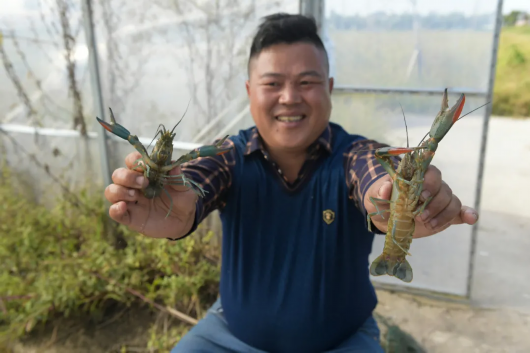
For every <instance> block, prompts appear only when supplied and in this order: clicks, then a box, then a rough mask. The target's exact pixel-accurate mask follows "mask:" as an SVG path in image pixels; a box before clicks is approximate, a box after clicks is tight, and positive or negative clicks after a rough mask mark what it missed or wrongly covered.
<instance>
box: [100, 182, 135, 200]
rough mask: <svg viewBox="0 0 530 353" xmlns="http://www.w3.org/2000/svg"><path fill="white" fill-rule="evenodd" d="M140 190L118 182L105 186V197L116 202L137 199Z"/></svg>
mask: <svg viewBox="0 0 530 353" xmlns="http://www.w3.org/2000/svg"><path fill="white" fill-rule="evenodd" d="M139 194H140V190H137V189H131V188H126V187H124V186H122V185H118V184H110V185H109V186H107V187H106V188H105V198H106V199H107V200H109V202H110V203H112V204H114V203H117V202H119V201H137V200H138V195H139Z"/></svg>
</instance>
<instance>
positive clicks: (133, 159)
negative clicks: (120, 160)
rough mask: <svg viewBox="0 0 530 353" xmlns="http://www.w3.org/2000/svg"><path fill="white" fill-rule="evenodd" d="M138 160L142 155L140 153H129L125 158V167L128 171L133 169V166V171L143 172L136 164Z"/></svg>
mask: <svg viewBox="0 0 530 353" xmlns="http://www.w3.org/2000/svg"><path fill="white" fill-rule="evenodd" d="M140 158H142V155H141V154H140V152H138V151H134V152H131V153H129V154H128V155H127V156H126V157H125V165H126V166H127V168H129V169H133V166H134V170H136V171H138V172H143V169H142V167H140V166H139V165H138V163H137V161H138V159H140Z"/></svg>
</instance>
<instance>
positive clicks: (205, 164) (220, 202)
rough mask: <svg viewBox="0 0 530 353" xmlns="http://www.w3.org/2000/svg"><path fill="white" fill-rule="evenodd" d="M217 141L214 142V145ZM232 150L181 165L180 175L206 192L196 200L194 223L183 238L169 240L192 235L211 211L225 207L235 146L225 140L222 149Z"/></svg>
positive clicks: (234, 159) (230, 181) (234, 160)
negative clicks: (228, 148)
mask: <svg viewBox="0 0 530 353" xmlns="http://www.w3.org/2000/svg"><path fill="white" fill-rule="evenodd" d="M217 141H219V140H216V141H215V142H214V143H216V142H217ZM229 146H231V147H232V149H231V150H230V151H228V152H227V153H224V154H222V155H219V156H213V157H199V158H197V159H194V160H192V161H190V162H187V163H184V164H182V165H181V170H182V173H184V174H185V175H186V176H187V177H188V178H190V179H192V180H193V181H194V182H196V183H197V184H198V185H200V186H201V187H202V188H203V189H204V190H205V191H206V192H205V195H204V197H199V198H198V199H197V203H196V206H195V207H196V208H195V221H194V223H193V226H192V227H191V229H190V231H189V232H188V233H187V234H186V235H184V236H183V237H180V238H177V239H171V238H168V239H169V240H180V239H184V238H185V237H187V236H188V235H190V234H191V233H193V232H194V231H195V230H196V229H197V227H198V226H199V224H200V223H201V222H202V221H203V220H204V218H206V216H208V215H209V214H210V213H211V212H212V211H214V210H216V209H221V208H223V207H224V206H225V200H226V193H227V191H228V189H229V188H230V185H231V184H232V174H231V173H232V167H233V166H234V165H235V162H236V158H235V156H236V155H235V153H236V151H235V146H234V143H233V142H232V141H230V138H228V139H226V140H225V142H224V143H223V144H222V147H229Z"/></svg>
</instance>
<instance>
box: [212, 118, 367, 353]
mask: <svg viewBox="0 0 530 353" xmlns="http://www.w3.org/2000/svg"><path fill="white" fill-rule="evenodd" d="M331 127H332V151H333V153H332V155H328V154H326V153H324V154H325V157H323V158H321V159H320V161H319V163H320V165H319V167H318V168H317V169H316V170H315V172H314V173H313V175H311V176H310V177H309V180H308V181H307V182H305V183H304V185H303V186H301V187H300V188H298V189H297V190H296V191H295V192H289V191H287V190H286V189H285V188H284V187H283V185H282V184H281V183H282V182H281V181H280V180H279V177H278V176H277V175H276V174H275V171H274V170H273V169H272V165H271V164H270V163H268V162H267V161H266V160H265V159H264V158H263V155H262V154H261V153H253V154H251V155H248V156H244V155H243V154H244V152H245V148H246V143H247V141H248V139H249V138H250V129H249V130H244V131H240V133H239V135H238V136H233V137H232V138H231V139H232V141H234V143H235V148H236V149H237V153H236V155H237V157H236V158H238V159H237V161H236V165H235V168H234V171H233V174H232V175H233V176H232V178H233V180H232V185H231V187H230V190H229V194H228V199H227V202H226V206H225V207H224V209H223V210H222V211H221V212H220V215H221V220H222V224H223V249H222V252H223V254H222V256H223V262H222V269H221V283H220V295H221V302H222V306H223V310H224V314H225V317H226V320H227V322H228V326H229V329H230V331H231V332H232V333H233V334H234V335H235V336H236V337H237V338H239V339H240V340H242V341H243V342H245V343H247V344H249V345H251V346H253V347H255V348H258V349H262V350H265V351H267V352H289V353H292V352H304V353H310V352H322V351H325V350H328V349H332V348H333V347H335V346H337V345H339V344H340V343H341V342H342V341H343V340H345V339H346V338H348V337H349V336H351V335H353V334H354V333H355V332H356V330H357V329H358V328H359V327H360V326H361V325H362V324H363V322H364V321H365V320H366V319H367V318H368V317H369V316H370V315H371V313H372V311H373V309H374V308H375V306H376V304H377V299H376V295H375V291H374V288H373V286H372V284H371V282H370V280H369V272H368V255H369V254H370V252H371V248H372V240H373V237H374V235H373V234H372V233H370V232H368V231H367V230H366V228H365V226H364V224H365V218H364V216H363V215H362V213H361V212H360V211H359V210H358V209H357V208H356V207H355V205H354V202H353V200H351V199H349V197H348V190H347V186H346V181H345V177H346V175H345V170H344V166H343V158H344V157H343V153H344V152H345V151H346V149H347V148H348V147H349V146H350V145H351V144H352V142H353V141H355V140H359V139H362V137H361V136H356V135H350V134H348V133H347V132H345V131H344V130H343V129H342V128H341V127H340V126H339V125H336V124H331ZM326 210H331V211H332V212H333V213H334V215H335V218H334V220H333V222H331V223H330V224H327V223H326V222H325V221H324V211H326Z"/></svg>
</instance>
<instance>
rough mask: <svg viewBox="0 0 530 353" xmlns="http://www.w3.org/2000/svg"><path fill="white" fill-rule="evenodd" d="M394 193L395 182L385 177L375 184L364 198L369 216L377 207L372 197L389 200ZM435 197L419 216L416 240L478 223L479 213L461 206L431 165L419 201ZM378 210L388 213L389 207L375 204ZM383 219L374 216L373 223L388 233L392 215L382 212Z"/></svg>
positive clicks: (426, 173)
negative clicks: (460, 225) (454, 227)
mask: <svg viewBox="0 0 530 353" xmlns="http://www.w3.org/2000/svg"><path fill="white" fill-rule="evenodd" d="M391 193H392V179H391V178H390V176H389V175H386V176H384V177H382V178H380V179H379V180H377V181H376V182H375V183H373V184H372V185H371V186H370V188H369V189H368V191H367V192H366V196H365V199H364V207H365V208H366V211H367V212H368V213H372V212H376V208H375V206H374V205H373V204H372V202H371V201H370V196H372V197H374V198H379V199H384V200H389V199H390V195H391ZM429 196H432V200H431V201H430V202H429V204H428V205H427V207H425V210H424V211H423V213H421V214H419V215H418V216H416V218H415V220H416V228H415V230H414V238H422V237H427V236H430V235H433V234H436V233H439V232H441V231H443V230H445V229H447V228H448V227H449V226H451V225H454V224H463V223H466V224H470V225H472V224H475V223H476V222H477V220H478V212H477V211H476V210H474V209H473V208H471V207H468V206H462V202H460V199H459V198H458V197H457V196H456V195H454V194H453V192H452V190H451V188H450V187H449V185H447V184H446V183H445V182H444V181H443V180H442V173H441V172H440V170H439V169H438V168H436V167H435V166H433V165H431V166H429V168H427V171H426V172H425V177H424V183H423V191H422V195H421V196H420V201H422V202H424V201H425V199H426V198H427V197H429ZM376 203H377V207H378V208H379V210H388V209H389V204H388V203H386V202H381V201H376ZM383 216H384V219H383V218H382V217H381V216H380V215H377V216H373V217H372V222H373V225H375V226H376V227H377V228H378V229H379V230H380V231H382V232H385V233H386V231H387V225H388V218H389V216H390V212H384V213H383Z"/></svg>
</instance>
